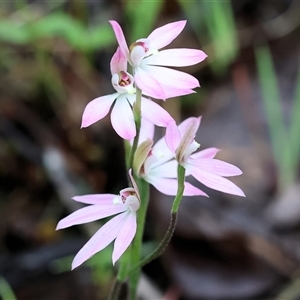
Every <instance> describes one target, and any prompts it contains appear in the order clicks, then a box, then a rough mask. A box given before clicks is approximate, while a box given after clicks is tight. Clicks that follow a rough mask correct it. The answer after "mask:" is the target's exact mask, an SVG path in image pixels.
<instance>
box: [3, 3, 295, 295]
mask: <svg viewBox="0 0 300 300" xmlns="http://www.w3.org/2000/svg"><path fill="white" fill-rule="evenodd" d="M299 15H300V2H299V1H297V0H294V1H293V0H287V1H268V0H262V1H255V0H240V1H237V0H236V1H235V0H232V1H221V0H220V1H200V0H194V1H193V0H189V1H187V0H173V1H172V0H156V1H155V0H153V1H151V0H136V1H131V0H127V1H125V0H124V1H121V0H119V1H118V0H112V1H109V0H106V1H105V0H103V1H95V0H94V1H92V0H90V1H89V0H87V1H81V0H77V1H72V0H70V1H60V0H55V1H54V0H53V1H50V0H49V1H46V0H44V1H42V0H39V1H37V0H36V1H34V0H28V1H26V0H11V1H9V0H4V1H1V2H0V296H1V298H2V299H3V300H10V299H20V300H22V299H42V300H44V299H106V296H107V294H108V292H109V289H110V286H111V284H112V282H113V279H114V275H115V269H113V268H112V266H111V251H112V248H111V247H109V248H108V249H106V250H104V251H102V252H101V253H99V254H97V255H95V256H94V258H93V259H91V260H90V261H89V262H87V263H86V264H85V265H84V266H83V267H80V268H78V270H75V271H73V272H70V263H71V261H72V257H73V256H74V254H75V253H76V252H77V251H78V250H79V249H80V247H81V246H82V245H83V244H84V243H85V242H86V241H87V239H88V237H89V236H90V235H92V234H93V233H94V232H95V231H96V230H97V228H99V225H100V224H101V223H97V222H95V223H93V224H87V225H86V226H78V227H76V228H75V227H74V228H70V229H68V230H63V231H60V232H56V231H55V226H56V224H57V222H58V221H59V220H60V219H61V218H62V217H64V216H66V215H67V214H69V213H70V212H72V211H74V210H76V209H77V208H78V207H80V206H78V205H79V204H78V203H73V202H72V201H71V200H70V198H71V197H72V196H74V195H79V194H84V193H108V192H109V193H117V192H118V191H119V190H120V189H122V188H124V187H125V186H126V185H127V184H126V170H125V166H124V157H123V155H124V153H123V152H124V150H123V144H122V141H121V140H120V139H119V137H118V136H117V135H116V134H115V133H114V131H113V130H112V128H111V125H110V119H109V118H105V119H104V120H102V121H100V122H98V123H96V124H94V125H93V126H91V127H89V128H87V129H80V123H81V115H82V112H83V109H84V107H85V105H86V104H87V103H88V102H89V101H91V100H92V99H94V98H96V97H99V96H102V95H106V94H108V93H112V92H113V88H112V86H111V83H110V79H111V75H110V70H109V62H110V59H111V56H112V54H113V53H114V51H115V49H116V46H117V43H116V40H115V37H114V34H113V31H112V29H111V27H110V25H109V23H108V21H109V20H116V21H118V22H119V23H120V24H121V25H122V28H123V30H124V33H125V35H126V39H127V41H128V43H129V44H130V43H132V42H134V41H135V40H136V39H138V38H142V37H147V36H148V35H149V33H150V32H151V31H152V30H153V29H155V28H156V27H158V26H162V25H164V24H166V23H168V22H173V21H177V20H182V19H186V20H187V21H188V22H187V25H186V27H185V29H184V30H183V32H182V34H181V35H180V36H179V37H178V38H177V39H175V40H174V42H173V43H172V44H171V45H170V47H172V48H173V47H174V48H178V47H187V48H196V49H202V50H203V51H205V52H206V53H207V54H208V59H206V61H204V62H203V63H201V64H198V65H196V66H192V67H188V68H185V69H184V71H186V72H189V73H191V74H192V75H193V76H195V77H197V78H198V79H199V81H200V84H201V88H200V89H197V93H196V94H192V95H189V96H186V97H182V98H178V99H170V100H168V101H167V102H166V103H162V105H164V107H165V108H166V109H167V110H169V111H170V113H171V114H172V115H173V116H175V118H176V119H177V121H180V120H182V119H183V118H186V117H189V116H199V115H203V121H202V125H201V128H200V132H199V136H197V141H198V142H199V143H200V144H201V147H203V148H206V147H218V148H220V149H222V151H221V152H220V153H219V154H218V157H219V158H220V159H223V160H225V161H228V162H230V163H233V164H235V165H237V166H239V167H240V168H241V169H242V170H243V171H244V174H243V175H242V176H240V177H239V178H233V179H232V180H233V181H234V182H235V183H236V184H238V185H239V186H240V187H241V188H242V189H243V190H244V191H245V193H246V196H247V197H246V198H245V199H239V198H238V197H234V196H229V195H224V194H220V193H217V192H213V191H209V190H206V191H207V193H208V194H209V195H210V198H209V199H206V198H205V199H204V198H201V197H200V198H199V199H197V198H196V197H193V198H187V199H184V201H183V204H182V208H181V210H180V213H179V223H178V229H177V231H176V234H175V236H174V239H173V241H172V243H171V245H170V246H169V247H168V249H167V251H166V253H165V255H163V256H162V258H160V259H158V260H156V261H154V262H152V263H151V264H149V265H148V266H146V267H145V268H144V275H143V276H144V277H143V281H142V283H141V286H140V289H139V295H140V297H141V299H156V298H159V299H162V298H163V297H165V298H164V299H170V300H172V299H174V300H176V299H181V300H182V299H183V300H184V299H213V300H216V299H224V300H225V299H230V300H233V299H278V300H283V299H284V300H285V299H286V300H292V299H295V300H296V299H299V297H300V288H299V284H298V282H299V280H300V278H299V269H300V235H299V234H300V226H299V225H300V185H299V159H300V134H299V132H300V64H299V61H300V55H299V54H300V51H299V50H300V42H299V36H300V35H299V33H300V18H299ZM159 103H161V102H159ZM162 133H163V132H161V131H159V132H158V136H159V134H162ZM204 189H205V188H204ZM171 201H172V199H169V198H168V197H163V196H162V195H159V194H158V193H157V192H155V191H153V192H152V198H151V203H150V209H149V214H148V219H147V226H146V232H145V247H144V249H143V251H144V252H145V254H146V253H148V252H149V251H150V250H151V249H152V248H153V247H154V245H155V244H156V243H157V241H158V240H159V238H160V237H162V235H163V233H164V230H165V229H166V227H167V224H168V220H169V211H170V207H171Z"/></svg>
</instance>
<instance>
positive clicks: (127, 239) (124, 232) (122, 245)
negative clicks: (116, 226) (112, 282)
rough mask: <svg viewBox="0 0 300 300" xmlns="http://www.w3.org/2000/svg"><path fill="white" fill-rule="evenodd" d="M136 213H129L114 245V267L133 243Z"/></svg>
mask: <svg viewBox="0 0 300 300" xmlns="http://www.w3.org/2000/svg"><path fill="white" fill-rule="evenodd" d="M136 228H137V224H136V213H133V212H132V213H129V214H128V215H127V217H126V219H125V220H124V221H123V225H122V228H121V230H120V232H119V233H118V236H117V238H116V240H115V243H114V251H113V254H112V260H113V265H114V264H115V262H116V261H117V260H118V259H119V258H120V257H121V255H122V254H123V253H124V252H125V251H126V249H127V248H128V246H129V245H130V243H131V242H132V240H133V238H134V236H135V233H136Z"/></svg>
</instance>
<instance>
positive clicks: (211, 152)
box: [190, 148, 220, 159]
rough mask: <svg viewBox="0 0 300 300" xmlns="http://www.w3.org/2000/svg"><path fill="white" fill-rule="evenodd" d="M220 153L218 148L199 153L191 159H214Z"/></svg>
mask: <svg viewBox="0 0 300 300" xmlns="http://www.w3.org/2000/svg"><path fill="white" fill-rule="evenodd" d="M219 151H220V149H217V148H207V149H204V150H201V151H199V152H197V153H194V154H192V155H191V156H190V157H191V158H193V159H198V158H211V159H212V158H214V157H215V156H216V154H217V153H218V152H219Z"/></svg>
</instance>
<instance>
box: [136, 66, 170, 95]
mask: <svg viewBox="0 0 300 300" xmlns="http://www.w3.org/2000/svg"><path fill="white" fill-rule="evenodd" d="M134 81H135V83H136V85H137V86H138V87H139V88H140V89H141V90H142V92H143V94H144V95H146V96H150V97H153V98H156V99H163V100H164V99H166V95H165V92H164V89H163V88H162V86H161V85H160V83H159V81H158V80H157V79H156V78H155V76H154V77H153V76H152V75H151V74H149V73H148V72H145V71H144V70H143V69H142V68H141V67H137V68H135V74H134Z"/></svg>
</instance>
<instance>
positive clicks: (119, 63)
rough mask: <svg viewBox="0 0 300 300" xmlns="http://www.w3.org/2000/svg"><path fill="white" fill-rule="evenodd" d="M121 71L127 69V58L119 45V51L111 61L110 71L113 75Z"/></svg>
mask: <svg viewBox="0 0 300 300" xmlns="http://www.w3.org/2000/svg"><path fill="white" fill-rule="evenodd" d="M121 71H125V72H126V71H127V59H126V57H125V56H124V54H123V52H122V51H121V49H120V47H118V48H117V51H116V52H115V54H114V55H113V57H112V59H111V61H110V72H111V75H114V74H118V73H119V72H121Z"/></svg>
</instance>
